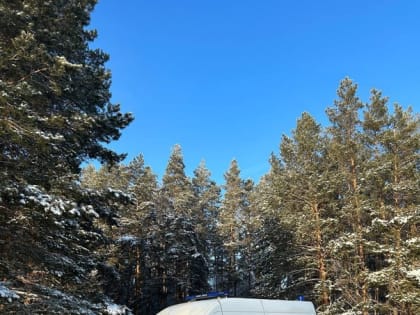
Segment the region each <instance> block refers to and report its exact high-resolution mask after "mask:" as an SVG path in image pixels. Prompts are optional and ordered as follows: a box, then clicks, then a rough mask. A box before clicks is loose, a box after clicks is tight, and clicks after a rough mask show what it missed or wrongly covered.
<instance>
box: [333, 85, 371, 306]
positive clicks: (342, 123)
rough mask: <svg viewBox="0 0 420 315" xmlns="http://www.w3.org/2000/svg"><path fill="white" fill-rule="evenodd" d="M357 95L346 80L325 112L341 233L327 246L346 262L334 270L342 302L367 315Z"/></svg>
mask: <svg viewBox="0 0 420 315" xmlns="http://www.w3.org/2000/svg"><path fill="white" fill-rule="evenodd" d="M356 92H357V85H356V84H354V83H353V82H352V81H351V80H350V79H348V78H346V79H344V80H343V81H341V83H340V86H339V89H338V90H337V95H338V99H337V100H336V101H335V102H334V106H333V107H330V108H328V109H327V114H328V118H329V120H330V121H331V123H332V126H331V127H330V128H329V133H330V134H331V141H330V145H329V156H330V160H331V161H332V165H334V164H335V166H336V169H337V170H336V172H335V175H334V176H333V177H332V178H333V179H334V181H335V183H334V184H335V185H336V187H337V188H338V191H337V196H338V197H337V198H338V199H339V203H338V204H337V211H338V212H339V213H340V217H339V221H340V224H341V225H342V232H343V234H342V237H341V238H338V242H335V241H332V242H331V244H330V245H331V247H332V248H333V249H335V250H336V251H335V252H336V253H339V256H338V257H336V259H337V260H340V259H341V260H344V261H346V262H347V264H346V266H344V268H343V266H342V265H337V266H335V269H336V271H337V273H338V274H337V277H338V278H337V280H336V281H339V282H340V283H346V284H345V289H344V290H343V291H342V293H341V294H342V297H343V301H346V303H347V304H348V305H351V306H352V307H353V309H354V310H358V311H361V312H363V314H368V310H369V307H371V299H370V296H369V294H368V283H367V279H366V276H367V268H366V230H365V228H364V227H365V226H366V225H368V222H367V221H368V220H369V217H368V213H367V211H366V210H367V209H366V208H364V207H363V202H364V197H363V195H362V194H361V179H362V178H363V174H364V171H365V170H366V164H365V160H366V151H365V150H364V147H363V145H362V142H361V130H360V119H359V113H360V110H361V109H362V108H363V107H364V104H363V103H362V102H361V101H360V99H359V98H358V97H357V95H356ZM336 246H338V247H336ZM353 257H354V259H353ZM343 271H345V272H343ZM337 288H338V287H337ZM340 290H342V289H341V288H340ZM355 292H356V293H355ZM343 307H346V306H343Z"/></svg>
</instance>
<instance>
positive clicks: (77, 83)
mask: <svg viewBox="0 0 420 315" xmlns="http://www.w3.org/2000/svg"><path fill="white" fill-rule="evenodd" d="M94 4H95V1H93V0H84V1H55V2H54V1H39V0H31V1H0V51H1V56H0V148H1V149H0V150H1V151H0V152H1V153H0V174H1V176H0V207H1V209H2V211H1V215H0V226H1V231H0V251H1V253H2V255H1V257H0V266H1V267H0V278H1V279H2V280H4V281H5V283H7V286H10V287H13V288H18V291H19V292H20V293H19V294H17V296H18V297H19V299H17V300H18V301H19V300H20V301H22V302H21V303H19V302H16V301H15V302H16V303H15V302H13V303H10V304H5V305H3V304H2V303H0V308H1V310H0V311H1V312H6V313H7V312H11V313H25V312H26V313H37V312H44V313H49V314H55V313H62V312H63V311H65V310H66V309H73V310H74V313H77V312H82V311H83V309H84V310H85V312H88V310H90V311H91V312H93V311H96V312H99V311H100V308H104V307H106V296H105V295H104V294H103V290H102V288H101V283H100V281H98V278H99V277H101V276H102V275H101V272H100V271H99V269H100V266H101V263H102V262H101V257H100V255H99V253H98V251H97V249H98V248H99V247H100V246H101V245H102V244H104V241H105V240H106V238H105V236H104V234H103V233H102V231H101V229H100V228H99V225H98V223H99V222H100V221H102V220H106V221H107V222H115V215H114V210H115V209H116V207H115V206H114V205H112V200H114V201H116V200H117V199H120V198H118V197H117V196H116V195H115V194H114V192H112V191H109V192H108V193H107V195H98V194H96V193H94V192H92V191H89V190H86V189H81V188H80V187H79V185H78V183H77V180H78V175H79V171H80V165H81V163H82V162H83V161H86V160H87V159H90V158H95V159H98V160H100V161H103V162H107V163H110V164H113V163H117V162H119V161H120V160H121V159H122V157H123V156H122V155H119V154H116V153H115V152H113V151H112V150H110V149H108V148H106V146H105V145H106V144H107V143H108V142H110V141H112V140H116V139H118V137H119V135H120V130H121V129H122V128H124V127H125V126H127V124H128V123H129V122H130V121H131V120H132V117H131V115H129V114H122V113H121V112H120V108H119V106H118V105H116V104H112V103H111V102H110V92H109V86H110V73H109V71H108V70H106V68H105V62H106V61H107V59H108V56H107V55H106V54H104V53H103V52H102V51H100V50H92V49H90V48H89V43H90V42H91V41H92V40H93V39H94V38H95V37H96V31H89V30H87V29H86V27H87V26H88V24H89V16H90V12H91V11H92V9H93V7H94ZM120 197H121V196H120ZM52 288H54V290H53V289H52ZM31 296H32V297H34V298H30V297H31Z"/></svg>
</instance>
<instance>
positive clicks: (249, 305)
mask: <svg viewBox="0 0 420 315" xmlns="http://www.w3.org/2000/svg"><path fill="white" fill-rule="evenodd" d="M254 314H255V315H263V314H269V315H315V314H316V313H315V308H314V306H313V304H312V303H311V302H302V301H283V300H264V299H246V298H218V299H211V300H203V301H193V302H187V303H181V304H177V305H173V306H170V307H167V308H165V309H164V310H163V311H161V312H160V313H158V314H157V315H254Z"/></svg>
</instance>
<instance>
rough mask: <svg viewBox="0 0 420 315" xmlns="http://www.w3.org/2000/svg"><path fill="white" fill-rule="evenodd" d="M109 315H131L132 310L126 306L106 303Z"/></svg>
mask: <svg viewBox="0 0 420 315" xmlns="http://www.w3.org/2000/svg"><path fill="white" fill-rule="evenodd" d="M105 311H106V312H107V314H108V315H126V314H127V315H128V314H131V312H130V309H129V308H128V307H127V306H125V305H118V304H114V303H110V302H106V310H105Z"/></svg>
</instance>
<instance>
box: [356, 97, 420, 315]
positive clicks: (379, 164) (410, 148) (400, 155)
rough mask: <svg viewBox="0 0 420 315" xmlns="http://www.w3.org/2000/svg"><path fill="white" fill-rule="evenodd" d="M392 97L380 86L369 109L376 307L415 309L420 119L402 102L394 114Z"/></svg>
mask: <svg viewBox="0 0 420 315" xmlns="http://www.w3.org/2000/svg"><path fill="white" fill-rule="evenodd" d="M386 103H387V99H386V98H383V97H382V96H381V93H380V92H378V91H375V90H374V91H372V96H371V102H370V104H369V105H368V106H367V110H366V111H365V113H364V114H365V120H364V124H363V127H364V130H365V134H366V141H365V142H366V144H367V145H368V146H369V148H370V150H371V151H372V156H373V158H372V159H371V160H370V172H369V176H368V177H367V187H369V189H368V190H367V193H368V194H369V196H370V198H369V200H370V208H371V209H373V211H372V217H373V220H372V226H371V231H372V235H371V237H372V244H373V245H374V247H373V248H374V249H375V251H374V253H375V255H371V256H372V257H371V259H370V268H371V271H372V272H371V273H370V274H369V278H368V279H369V282H370V285H371V286H372V287H373V288H374V297H373V298H374V300H375V302H376V306H375V310H377V311H378V312H393V313H394V314H395V313H398V312H404V313H405V314H415V313H417V312H418V311H419V309H420V304H419V302H418V298H419V296H420V295H419V294H420V291H419V285H420V283H419V282H418V280H416V278H415V277H412V276H411V274H412V273H415V270H416V265H418V263H419V260H418V253H419V252H418V250H416V245H417V248H418V240H417V235H418V219H417V218H418V217H419V215H418V209H416V208H417V205H418V197H417V196H418V195H419V191H418V187H419V178H418V163H417V162H418V152H419V136H418V127H419V119H418V117H415V116H414V115H413V114H412V112H411V109H408V110H407V111H404V110H403V109H402V108H401V107H400V106H399V105H395V108H394V113H393V114H392V115H390V114H389V113H388V110H387V107H386ZM416 257H417V258H416Z"/></svg>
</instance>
